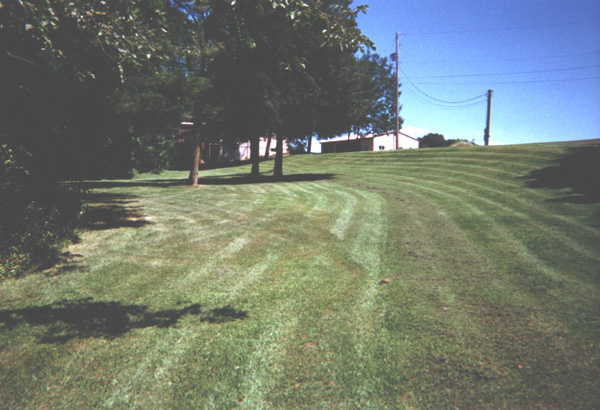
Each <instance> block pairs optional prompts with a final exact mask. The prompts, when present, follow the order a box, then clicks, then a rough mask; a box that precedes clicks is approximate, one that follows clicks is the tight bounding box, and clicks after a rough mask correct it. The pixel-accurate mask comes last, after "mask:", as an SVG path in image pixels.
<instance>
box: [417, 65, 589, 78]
mask: <svg viewBox="0 0 600 410" xmlns="http://www.w3.org/2000/svg"><path fill="white" fill-rule="evenodd" d="M599 67H600V64H594V65H588V66H579V67H566V68H551V69H547V70H530V71H513V72H509V73H470V74H444V75H425V76H417V77H415V78H459V77H487V76H495V75H522V74H539V73H554V72H559V71H575V70H586V69H589V68H599Z"/></svg>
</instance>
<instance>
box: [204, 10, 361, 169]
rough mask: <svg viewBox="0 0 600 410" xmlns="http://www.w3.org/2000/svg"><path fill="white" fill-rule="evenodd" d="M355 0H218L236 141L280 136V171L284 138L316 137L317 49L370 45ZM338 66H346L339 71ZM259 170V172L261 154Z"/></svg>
mask: <svg viewBox="0 0 600 410" xmlns="http://www.w3.org/2000/svg"><path fill="white" fill-rule="evenodd" d="M350 5H351V1H349V0H313V1H306V2H303V1H295V0H288V1H273V0H249V1H244V2H241V1H240V2H238V1H223V0H213V1H212V2H211V7H212V12H211V16H210V17H209V24H208V26H209V30H210V32H211V38H213V39H214V41H216V42H217V43H219V44H220V45H221V47H222V53H221V54H220V55H219V56H218V57H217V58H216V60H215V70H214V72H215V75H216V76H217V82H216V84H217V85H216V86H217V88H218V89H219V90H222V92H223V95H224V101H225V104H224V110H225V117H226V118H227V119H228V121H227V123H228V124H229V127H228V130H227V132H228V134H229V136H230V138H240V137H242V136H243V135H246V136H249V137H250V138H251V140H253V141H256V140H257V139H258V137H260V136H264V135H270V134H272V133H273V132H275V134H276V135H277V145H276V156H275V174H276V175H277V174H281V172H282V168H281V162H282V155H281V153H282V142H283V138H285V137H288V138H292V137H301V136H306V135H311V134H313V133H314V130H315V127H316V119H315V117H316V114H315V113H316V110H315V105H314V103H315V101H316V100H317V99H318V95H319V88H320V84H318V83H317V82H316V81H315V78H316V77H315V76H314V75H313V73H312V71H311V70H312V67H311V66H310V64H309V60H310V57H311V54H314V52H315V49H317V48H322V47H325V48H338V49H342V50H344V49H348V50H352V52H355V51H356V50H357V49H358V48H359V47H360V46H363V45H366V46H369V45H371V43H370V41H369V40H368V39H367V38H366V37H365V36H364V35H362V33H360V30H359V29H358V26H357V24H356V17H357V15H358V13H360V12H361V11H364V10H365V7H364V6H359V7H357V8H352V7H350ZM338 68H339V67H338ZM252 152H253V158H254V160H253V169H252V171H253V173H258V162H257V161H258V151H257V150H256V149H254V150H252Z"/></svg>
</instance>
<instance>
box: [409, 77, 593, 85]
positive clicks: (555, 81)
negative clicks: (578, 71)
mask: <svg viewBox="0 0 600 410" xmlns="http://www.w3.org/2000/svg"><path fill="white" fill-rule="evenodd" d="M585 80H600V76H595V77H579V78H557V79H549V80H515V81H493V84H529V83H561V82H571V81H585ZM489 83H490V81H489V80H488V81H486V82H482V81H471V82H462V83H441V82H418V83H416V84H418V85H478V84H489Z"/></svg>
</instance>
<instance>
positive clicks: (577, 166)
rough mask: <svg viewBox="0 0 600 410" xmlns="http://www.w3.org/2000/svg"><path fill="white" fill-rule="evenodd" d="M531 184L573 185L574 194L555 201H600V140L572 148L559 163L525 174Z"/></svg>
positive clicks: (535, 186)
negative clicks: (599, 141) (599, 142)
mask: <svg viewBox="0 0 600 410" xmlns="http://www.w3.org/2000/svg"><path fill="white" fill-rule="evenodd" d="M525 178H526V179H527V180H528V182H527V186H529V187H531V188H551V189H564V188H569V189H570V190H571V192H572V194H570V195H566V196H561V197H558V198H554V199H551V201H553V202H571V203H586V204H589V203H597V202H600V144H588V145H579V146H575V147H573V148H570V149H569V150H568V152H567V153H566V154H565V155H563V156H562V157H561V158H559V159H558V161H557V162H556V164H555V165H552V166H549V167H546V168H542V169H538V170H535V171H532V172H531V173H530V174H529V175H527V176H526V177H525Z"/></svg>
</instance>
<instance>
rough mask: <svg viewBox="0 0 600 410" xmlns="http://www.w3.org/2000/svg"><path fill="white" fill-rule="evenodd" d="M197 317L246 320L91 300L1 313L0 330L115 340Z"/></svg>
mask: <svg viewBox="0 0 600 410" xmlns="http://www.w3.org/2000/svg"><path fill="white" fill-rule="evenodd" d="M188 315H189V316H196V317H197V318H198V320H199V321H201V322H207V323H214V324H219V323H225V322H231V321H234V320H241V319H245V318H247V317H248V313H247V312H245V311H242V310H237V309H235V308H233V307H231V306H224V307H222V308H218V309H212V310H206V311H203V310H202V309H201V306H200V305H199V304H192V305H189V306H187V307H184V308H181V309H167V310H159V311H151V310H149V308H148V306H144V305H124V304H122V303H120V302H96V301H94V300H93V299H92V298H84V299H78V300H68V301H67V300H65V301H60V302H56V303H53V304H50V305H45V306H34V307H27V308H24V309H15V310H0V329H13V328H14V327H16V326H19V325H21V324H24V323H27V324H29V325H33V326H45V327H46V332H45V333H44V334H43V335H41V336H40V337H39V339H38V341H39V342H40V343H65V342H67V341H69V340H71V339H74V338H89V337H96V338H106V339H114V338H117V337H119V336H122V335H124V334H125V333H127V332H129V331H130V330H134V329H142V328H147V327H158V328H167V327H171V326H174V325H176V324H177V322H178V321H179V319H181V318H182V317H184V316H188Z"/></svg>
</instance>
